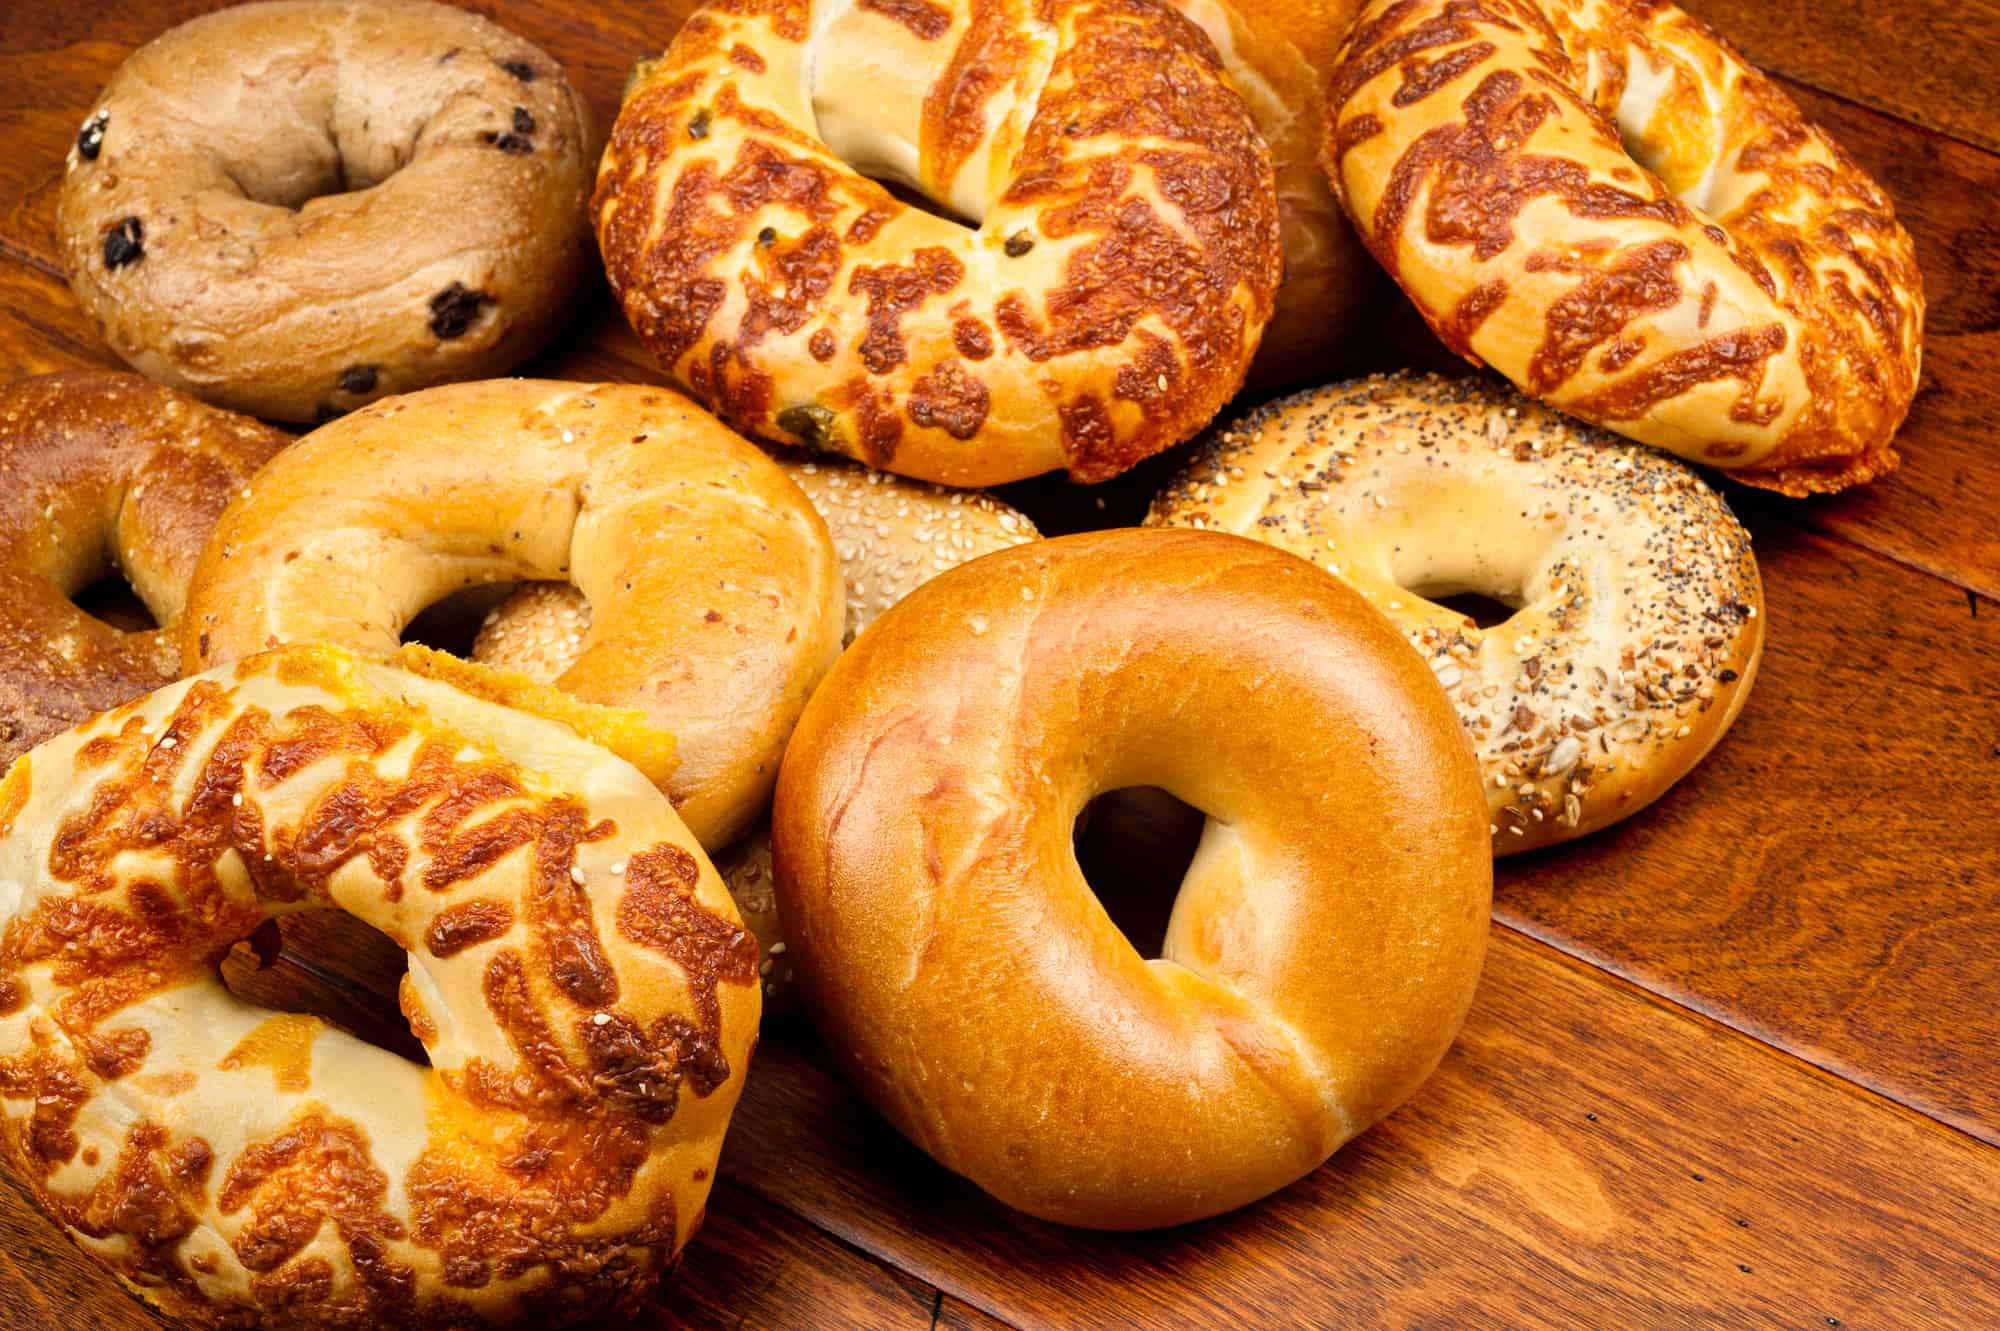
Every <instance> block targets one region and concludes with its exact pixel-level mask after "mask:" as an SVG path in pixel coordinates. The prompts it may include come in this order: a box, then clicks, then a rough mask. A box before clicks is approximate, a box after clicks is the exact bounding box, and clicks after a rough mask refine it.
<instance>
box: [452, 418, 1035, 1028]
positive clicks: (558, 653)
mask: <svg viewBox="0 0 2000 1331" xmlns="http://www.w3.org/2000/svg"><path fill="white" fill-rule="evenodd" d="M776 461H777V463H778V465H779V466H781V467H783V468H784V469H785V473H786V475H788V476H790V477H791V478H792V479H793V480H794V481H795V482H797V483H798V486H799V488H800V489H801V490H803V491H805V493H806V496H807V497H808V498H809V499H811V500H812V502H813V507H814V508H816V509H818V510H819V512H820V515H821V516H822V517H824V518H825V519H826V523H827V528H828V530H829V531H830V532H831V534H832V536H833V544H834V548H835V549H836V550H837V551H838V552H839V555H840V566H841V571H842V573H843V574H844V575H845V580H846V584H847V598H846V599H847V633H846V640H847V641H849V642H852V641H853V640H854V636H855V635H856V634H858V633H860V632H861V630H863V629H865V628H867V627H868V625H869V624H870V623H871V622H873V620H874V619H875V617H876V616H877V615H879V614H881V613H882V612H883V611H884V610H887V609H888V608H889V607H890V606H892V605H894V604H895V603H896V602H898V601H900V600H902V599H903V598H904V597H905V596H907V595H909V594H910V593H911V592H913V591H915V590H916V589H917V588H918V587H919V586H921V585H923V584H924V583H925V582H928V581H929V580H930V579H932V578H934V577H936V576H937V575H938V574H940V573H942V572H944V571H945V570H946V569H948V568H953V567H956V566H957V565H959V564H962V563H964V562H965V561H967V560H969V559H977V558H978V557H979V556H981V555H985V554H991V553H992V552H993V551H995V550H1005V549H1008V548H1009V547H1012V546H1016V545H1022V544H1025V543H1027V542H1028V541H1032V540H1035V539H1037V536H1038V533H1037V532H1036V531H1035V525H1034V523H1032V522H1030V521H1029V520H1028V519H1027V518H1026V517H1025V516H1024V515H1022V514H1021V513H1019V512H1016V511H1015V510H1014V509H1013V508H1011V507H1009V506H1008V505H1006V504H1004V503H1002V502H1000V501H999V500H998V499H995V498H993V497H992V496H990V495H985V494H980V493H978V492H977V491H966V490H946V489H942V488H940V487H938V486H935V485H926V484H924V483H923V482H921V481H908V480H904V479H903V478H901V477H899V476H890V475H886V474H884V473H882V472H879V471H870V470H868V469H867V468H865V467H862V466H859V465H857V464H855V463H851V462H845V461H842V460H839V459H833V458H829V459H822V460H820V461H817V462H813V461H805V460H802V459H800V458H797V457H791V456H781V457H779V458H777V459H776ZM591 623H592V615H591V607H590V603H589V602H588V601H586V600H585V599H584V597H583V593H582V592H580V591H578V590H577V588H576V587H575V586H573V585H571V584H569V583H560V582H537V583H531V584H530V585H528V586H526V587H523V588H521V589H520V590H518V591H516V592H515V593H514V594H513V595H512V596H510V597H508V598H507V600H506V601H504V602H502V603H501V604H500V605H498V606H496V607H495V608H494V609H493V610H492V611H491V612H490V613H488V615H487V616H486V622H485V623H484V624H483V625H481V627H480V630H479V636H478V637H477V638H476V639H474V641H473V644H472V659H473V660H474V661H477V662H482V663H484V664H486V665H491V666H497V667H500V668H503V669H506V670H510V671H515V672H518V673H519V674H522V675H525V676H527V677H528V678H529V679H532V680H535V681H538V682H541V683H548V684H553V683H554V682H555V681H557V680H559V679H561V678H562V676H563V674H564V673H565V672H566V671H568V670H569V668H570V667H571V666H572V665H573V664H575V662H576V659H577V657H578V656H580V655H581V654H582V653H583V651H584V650H585V646H586V644H587V643H589V642H590V641H591V640H592V635H591ZM715 867H716V868H717V869H718V870H720V871H721V873H722V878H723V881H724V882H726V883H728V884H729V895H730V896H731V897H732V898H733V899H734V900H735V902H736V909H737V913H738V914H740V915H741V916H742V917H743V922H744V924H745V925H747V926H748V927H749V929H750V931H751V932H752V933H754V934H756V936H757V942H758V945H759V947H760V949H761V952H762V956H761V957H760V959H759V962H758V970H759V971H760V972H761V973H762V975H763V977H764V1004H765V1008H766V1010H772V1009H788V1008H790V1007H791V1006H792V1005H793V1003H794V994H793V988H792V983H791V982H792V979H793V974H794V972H793V967H792V962H791V958H790V956H788V955H787V948H786V946H785V942H784V938H783V936H782V935H781V934H780V932H779V929H778V911H777V903H776V899H775V897H774V896H773V889H772V880H771V843H770V829H769V828H768V827H767V826H766V825H765V824H764V823H762V822H759V823H758V825H757V826H756V827H755V828H753V829H752V830H751V831H750V833H749V834H748V835H747V836H745V837H744V838H743V839H742V840H740V841H738V842H737V843H736V844H735V845H734V846H731V847H730V848H728V849H727V850H723V851H719V852H717V854H716V857H715Z"/></svg>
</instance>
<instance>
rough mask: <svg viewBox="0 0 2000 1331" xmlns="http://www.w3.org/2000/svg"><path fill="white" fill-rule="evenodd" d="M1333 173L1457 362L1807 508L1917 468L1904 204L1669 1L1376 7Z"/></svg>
mask: <svg viewBox="0 0 2000 1331" xmlns="http://www.w3.org/2000/svg"><path fill="white" fill-rule="evenodd" d="M1330 105H1331V108H1332V114H1331V115H1330V117H1329V119H1328V123H1327V127H1326V135H1325V144H1324V150H1323V156H1322V162H1323V164H1324V166H1325V168H1326V171H1327V174H1328V175H1329V176H1330V177H1331V178H1332V180H1333V183H1334V185H1335V187H1336V189H1337V191H1338V192H1339V194H1340V197H1341V201H1342V203H1343V204H1344V205H1345V206H1346V208H1347V211H1348V213H1349V215H1350V216H1351V217H1352V218H1353V219H1354V222H1355V225H1356V227H1357V228H1358V229H1359V231H1360V232H1361V236H1362V239H1363V240H1364V241H1366V242H1367V244H1368V246H1369V247H1370V248H1371V249H1372V250H1373V251H1374V253H1375V256H1376V257H1377V258H1378V259H1380V260H1381V261H1382V264H1383V266H1384V267H1386V268H1387V269H1388V270H1389V272H1390V273H1391V274H1392V275H1393V276H1394V277H1395V278H1396V280H1397V281H1398V282H1399V283H1401V284H1402V287H1403V289H1404V290H1405V291H1406V292H1407V293H1408V294H1409V295H1410V297H1411V299H1412V300H1413V301H1415V302H1416V305H1417V307H1418V309H1420V310H1421V311H1422V312H1423V314H1424V317H1425V318H1426V319H1428V320H1429V321H1430V323H1431V326H1432V327H1433V328H1434V329H1436V330H1437V333H1438V335H1439V336H1440V337H1441V338H1443V339H1444V341H1445V342H1446V344H1447V345H1449V346H1451V347H1452V348H1453V349H1454V350H1456V351H1458V352H1460V353H1461V354H1463V355H1465V356H1466V357H1467V358H1468V359H1470V360H1473V361H1474V362H1483V363H1485V364H1488V365H1491V366H1492V367H1493V368H1495V369H1497V370H1499V371H1500V372H1501V373H1502V374H1504V375H1506V376H1507V378H1509V379H1511V380H1512V381H1513V382H1514V383H1515V384H1516V385H1518V386H1519V387H1520V388H1521V389H1522V390H1523V391H1524V392H1526V393H1528V394H1529V395H1530V396H1532V397H1535V398H1538V399H1540V400H1542V401H1544V402H1547V403H1549V404H1550V405H1551V406H1554V407H1558V408H1560V409H1561V410H1563V411H1565V412H1567V413H1569V414H1570V415H1572V416H1576V417H1579V418H1581V419H1583V420H1586V421H1590V422H1592V423H1594V424H1598V425H1602V426H1605V427H1607V428H1609V429H1612V430H1615V431H1617V432H1618V433H1620V434H1623V435H1626V436H1628V437H1630V438H1632V439H1637V440H1639V441H1640V442H1642V443H1648V444H1653V445H1656V446H1657V447H1660V448H1664V449H1667V450H1668V451H1670V452H1674V453H1678V454H1680V455H1681V456H1683V457H1686V458H1688V459H1690V460H1692V461H1695V462H1701V463H1704V464H1706V465H1709V466H1714V467H1722V468H1727V469H1729V470H1730V471H1731V472H1732V474H1734V475H1735V476H1736V477H1737V478H1738V479H1740V480H1743V481H1745V482H1748V483H1750V484H1753V485H1761V486H1767V487H1769V488H1772V489H1775V490H1779V491H1782V492H1784V493H1786V494H1792V495H1799V494H1806V493H1810V492H1814V491H1828V490H1838V489H1841V488H1843V487H1845V486H1849V485H1855V484H1859V483H1861V482H1863V481H1867V480H1870V479H1872V478H1874V477H1876V476H1879V475H1881V474H1883V473H1885V472H1887V471H1889V470H1891V469H1893V468H1894V467H1895V465H1896V454H1895V452H1894V450H1893V448H1892V447H1891V444H1890V441H1891V438H1892V437H1893V435H1894V434H1895V432H1896V429H1897V427H1898V426H1899V425H1900V424H1901V423H1902V420H1903V416H1904V414H1905V413H1906V412H1907V411H1908V410H1909V405H1910V399H1911V397H1912V396H1913V395H1914V393H1915V392H1916V385H1917V374H1918V367H1919V363H1920V360H1921V354H1922V343H1923V320H1924V296H1923V286H1922V281H1921V278H1920V277H1919V275H1918V272H1917V267H1916V257H1915V251H1914V248H1913V246H1912V244H1911V241H1910V237H1909V233H1908V232H1906V231H1905V230H1904V229H1903V228H1902V227H1901V226H1900V225H1899V224H1898V223H1897V221H1896V214H1895V210H1894V208H1893V207H1892V206H1891V205H1890V202H1889V199H1888V197H1887V196H1886V195H1885V194H1883V192H1882V190H1881V188H1880V187H1879V186H1877V185H1876V184H1875V182H1874V181H1873V180H1871V179H1869V178H1868V176H1867V175H1866V174H1865V173H1864V172H1863V171H1862V170H1861V169H1860V168H1859V167H1858V166H1856V165H1855V163H1854V162H1853V160H1852V159H1850V158H1849V157H1848V156H1847V154H1846V153H1845V152H1843V151H1842V150H1841V148H1840V146H1839V145H1838V144H1836V143H1835V142H1834V141H1833V140H1832V139H1831V138H1829V137H1828V136H1827V135H1826V134H1825V133H1824V132H1823V131H1821V130H1820V129H1819V128H1818V127H1817V126H1814V125H1812V124H1810V123H1808V122H1807V121H1806V120H1805V118H1804V117H1803V116H1802V115H1801V114H1800V112H1799V109H1798V107H1796V106H1795V105H1793V104H1792V102H1791V101H1790V100H1789V99H1788V98H1787V97H1786V96H1785V95H1784V94H1783V93H1782V92H1780V91H1779V90H1778V88H1777V87H1776V86H1775V85H1774V84H1773V83H1772V82H1771V81H1770V80H1769V79H1768V78H1766V77H1765V76H1764V75H1763V74H1761V73H1759V72H1758V71H1756V70H1754V69H1752V68H1751V67H1750V66H1749V65H1747V64H1745V63H1744V62H1743V61H1742V60H1741V59H1740V58H1739V57H1737V55H1736V54H1735V53H1734V52H1733V51H1732V50H1731V49H1730V48H1729V46H1728V45H1727V44H1726V43H1725V42H1723V41H1722V40H1721V39H1720V38H1719V37H1717V36H1716V35H1715V34H1714V33H1713V32H1711V31H1709V29H1708V28H1706V27H1704V26H1703V25H1702V24H1701V23H1699V22H1698V21H1696V20H1695V19H1693V18H1690V17H1689V16H1688V15H1686V14H1684V13H1682V12H1681V11H1680V10H1679V9H1678V8H1676V7H1675V6H1673V5H1671V4H1665V3H1658V2H1657V0H1372V3H1370V4H1369V5H1368V6H1367V8H1366V9H1364V10H1363V11H1362V14H1361V17H1360V19H1359V21H1358V23H1357V25H1356V27H1355V29H1354V32H1353V35H1352V36H1351V38H1350V39H1349V41H1348V44H1347V48H1346V51H1345V54H1344V56H1343V59H1342V61H1341V64H1340V66H1339V68H1338V69H1337V71H1336V72H1335V75H1334V79H1333V88H1332V93H1331V98H1330Z"/></svg>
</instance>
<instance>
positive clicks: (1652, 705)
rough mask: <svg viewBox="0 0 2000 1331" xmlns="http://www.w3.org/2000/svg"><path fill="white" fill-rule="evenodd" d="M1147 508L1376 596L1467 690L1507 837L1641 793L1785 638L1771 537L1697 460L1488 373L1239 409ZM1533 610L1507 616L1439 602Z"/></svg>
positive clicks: (1593, 819) (1647, 794)
mask: <svg viewBox="0 0 2000 1331" xmlns="http://www.w3.org/2000/svg"><path fill="white" fill-rule="evenodd" d="M1147 523H1148V524H1149V525H1154V526H1174V527H1193V528H1199V529H1206V530H1211V531H1224V532H1234V533H1237V534H1239V535H1243V536H1249V537H1252V538H1254V539H1256V540H1259V541H1263V542H1266V543H1268V544H1270V545H1275V546H1277V547H1278V548H1279V549H1281V550H1287V551H1289V552H1291V553H1292V554H1295V555H1298V556H1300V557H1302V558H1304V559H1308V560H1310V561H1312V562H1313V563H1315V564H1318V565H1319V566H1320V567H1321V568H1324V569H1326V570H1327V571H1328V572H1330V573H1332V574H1334V575H1335V576H1336V577H1338V578H1340V579H1341V580H1342V581H1344V582H1346V583H1347V584H1348V585H1349V586H1351V587H1353V588H1354V589H1355V590H1357V591H1359V592H1360V593H1361V594H1362V595H1363V596H1366V597H1367V598H1368V600H1369V602H1370V603H1371V604H1373V605H1374V606H1375V608H1376V609H1378V610H1380V611H1382V612H1383V613H1384V614H1386V615H1387V616H1388V617H1389V618H1390V620H1391V621H1393V622H1394V623H1395V625H1396V626H1397V627H1398V628H1399V629H1401V630H1402V631H1403V632H1404V633H1405V634H1406V635H1407V636H1408V638H1409V641H1410V643H1411V645H1412V646H1414V647H1415V648H1416V649H1417V651H1418V652H1419V653H1421V654H1422V656H1423V658H1424V660H1425V661H1426V662H1427V663H1428V664H1429V666H1430V667H1431V669H1432V670H1433V671H1434V672H1436V674H1437V678H1438V682H1439V683H1440V684H1443V685H1444V686H1445V692H1446V693H1447V694H1449V695H1450V697H1451V699H1452V702H1453V703H1454V704H1456V706H1457V707H1458V713H1459V717H1460V719H1461V720H1462V721H1463V722H1464V725H1465V732H1466V736H1467V738H1469V739H1470V740H1471V741H1472V744H1473V747H1474V749H1475V750H1476V751H1477V753H1478V755H1479V763H1480V769H1481V773H1482V775H1483V776H1484V778H1485V782H1486V798H1487V807H1488V812H1489V817H1490V818H1491V821H1492V835H1493V849H1494V852H1495V853H1496V854H1507V853H1508V852H1511V851H1517V850H1530V849H1533V848H1535V847H1537V846H1546V845H1550V844H1552V843H1554V842H1558V841H1567V840H1569V839H1570V838H1571V837H1577V836H1582V835H1584V834H1585V833H1587V832H1593V831H1595V830H1597V829H1598V828H1600V827H1604V826H1606V825H1608V824H1610V823H1614V822H1616V821H1618V820H1619V819H1621V818H1625V817H1628V816H1630V815H1631V814H1634V813H1637V812H1638V811H1639V810H1640V809H1643V808H1645V807H1646V806H1647V805H1648V804H1650V803H1652V802H1653V801H1654V800H1656V799H1658V798H1659V797H1660V796H1661V795H1663V794H1665V793H1666V791H1667V789H1668V788H1669V787H1670V786H1672V785H1673V784H1674V783H1675V782H1676V781H1678V780H1680V779H1681V778H1682V777H1683V776H1685V775H1687V773H1688V772H1689V771H1690V770H1692V769H1693V767H1694V765H1695V764H1696V763H1698V762H1700V761H1701V759H1702V757H1703V756H1704V755H1706V754H1707V753H1708V751H1709V750H1710V749H1712V748H1714V747H1715V745H1716V743H1717V742H1718V741H1720V740H1721V738H1722V736H1723V734H1724V733H1725V732H1727V731H1728V729H1729V727H1730V725H1731V724H1732V723H1733V722H1734V721H1735V720H1736V716H1737V713H1738V712H1740V711H1741V710H1742V708H1743V703H1744V700H1745V699H1747V698H1748V697H1749V696H1750V684H1751V681H1752V680H1753V679H1755V678H1756V674H1757V663H1758V661H1759V660H1760V659H1761V657H1762V655H1763V648H1764V619H1763V615H1762V607H1763V603H1764V595H1763V589H1762V585H1761V583H1760V582H1759V580H1758V576H1757V561H1756V558H1755V557H1754V556H1753V555H1752V554H1751V551H1750V533H1749V532H1747V531H1745V530H1744V529H1743V527H1742V524H1740V523H1738V522H1737V521H1736V518H1735V515H1734V514H1732V513H1731V512H1730V511H1729V506H1728V505H1727V504H1726V503H1724V502H1723V500H1722V497H1721V496H1720V495H1718V494H1716V492H1715V491H1714V490H1711V489H1710V488H1709V487H1708V486H1707V485H1705V484H1703V483H1702V480H1701V478H1700V477H1699V476H1697V475H1696V474H1695V473H1694V472H1693V470H1692V469H1690V468H1689V467H1688V466H1686V465H1685V464H1684V463H1681V462H1678V461H1676V460H1674V459H1673V458H1670V457H1667V456H1665V455H1664V454H1661V453H1657V452H1655V451H1653V450H1651V449H1647V448H1642V447H1639V446H1638V445H1636V444H1630V443H1626V442H1625V441H1623V440H1621V439H1618V438H1617V437H1616V436H1613V435H1609V434H1606V433H1604V432H1603V431H1599V430H1593V429H1590V428H1588V427H1586V426H1581V425H1578V424H1577V423H1575V422H1574V421H1571V420H1568V419H1566V418H1564V417H1562V416H1559V415H1557V414H1556V413H1555V412H1553V411H1550V410H1548V409H1547V408H1546V407H1542V406H1538V405H1537V404H1535V403H1534V402H1531V401H1529V400H1527V399H1526V398H1523V397H1521V396H1520V395H1519V394H1518V393H1514V392H1512V391H1510V390H1508V389H1506V388H1505V387H1503V386H1501V385H1498V384H1495V383H1493V382H1491V381H1489V380H1485V379H1462V380H1452V379H1440V378H1437V377H1434V376H1429V375H1390V376H1379V377H1376V378H1373V379H1368V380H1363V381H1359V382H1356V383H1351V384H1339V385H1335V386H1333V387H1331V388H1324V389H1317V390H1314V391H1312V392H1308V393H1300V394H1298V395H1297V396H1295V397H1290V398H1286V399H1284V400H1282V401H1279V402H1274V403H1270V404H1268V405H1266V406H1263V407H1260V408H1258V409H1257V410H1255V411H1253V412H1251V413H1250V414H1249V415H1247V416H1245V417H1244V418H1242V419H1241V420H1239V421H1235V422H1233V423H1231V424H1230V425H1228V426H1225V427H1224V428H1223V429H1222V430H1221V431H1220V432H1219V433H1218V434H1217V436H1216V437H1215V438H1214V439H1213V440H1212V441H1211V442H1210V443H1209V444H1208V445H1207V446H1206V447H1205V448H1204V449H1203V450H1202V451H1201V452H1199V453H1198V454H1196V456H1195V457H1194V458H1193V459H1192V460H1191V461H1190V462H1189V464H1188V466H1187V468H1186V470H1185V471H1184V472H1182V474H1181V475H1180V476H1179V477H1178V478H1176V479H1175V480H1174V481H1173V482H1172V483H1171V484H1169V485H1168V487H1167V488H1166V489H1165V490H1164V491H1162V492H1161V494H1160V496H1159V498H1158V499H1156V500H1155V501H1154V504H1153V510H1152V512H1151V513H1150V514H1149V515H1148V517H1147ZM1468 592H1470V593H1474V594H1477V595H1481V596H1485V597H1487V598H1489V599H1491V600H1494V601H1498V602H1500V603H1502V604H1504V605H1506V606H1509V607H1511V608H1512V609H1513V614H1512V615H1511V616H1509V617H1508V618H1506V619H1505V620H1503V621H1502V622H1499V623H1496V624H1493V625H1492V626H1490V627H1481V626H1480V625H1478V624H1476V623H1474V622H1473V621H1472V620H1471V619H1469V618H1468V617H1467V616H1466V615H1464V614H1462V613H1460V612H1459V611H1457V610H1454V609H1451V608H1450V607H1448V606H1444V605H1439V604H1437V601H1436V599H1434V598H1442V597H1450V596H1453V595H1458V594H1461V593H1468Z"/></svg>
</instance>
